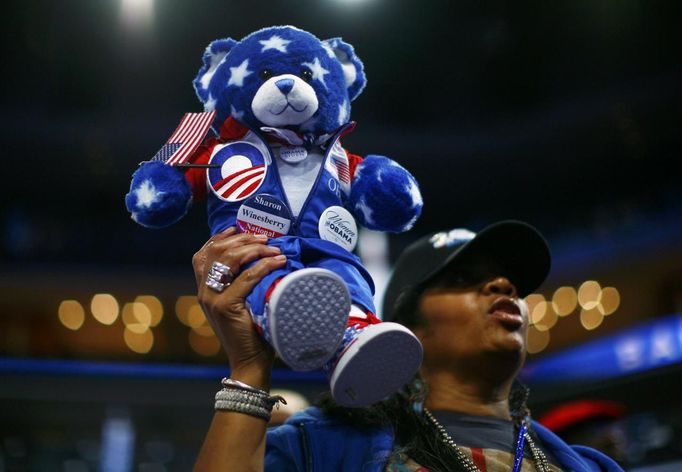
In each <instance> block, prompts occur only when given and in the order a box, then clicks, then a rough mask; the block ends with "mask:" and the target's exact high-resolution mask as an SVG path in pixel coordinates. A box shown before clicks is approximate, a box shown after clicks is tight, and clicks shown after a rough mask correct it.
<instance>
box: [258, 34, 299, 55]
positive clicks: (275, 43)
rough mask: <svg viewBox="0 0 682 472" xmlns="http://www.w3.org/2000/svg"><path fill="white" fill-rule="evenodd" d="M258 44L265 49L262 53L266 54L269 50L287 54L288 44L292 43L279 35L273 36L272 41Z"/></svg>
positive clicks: (268, 40) (267, 40)
mask: <svg viewBox="0 0 682 472" xmlns="http://www.w3.org/2000/svg"><path fill="white" fill-rule="evenodd" d="M258 42H259V43H261V44H262V45H263V49H261V50H260V52H265V51H267V50H268V49H276V50H277V51H279V52H287V44H289V43H290V42H291V41H289V40H288V39H284V38H281V37H279V36H277V35H273V36H272V37H271V38H270V39H266V40H264V41H258Z"/></svg>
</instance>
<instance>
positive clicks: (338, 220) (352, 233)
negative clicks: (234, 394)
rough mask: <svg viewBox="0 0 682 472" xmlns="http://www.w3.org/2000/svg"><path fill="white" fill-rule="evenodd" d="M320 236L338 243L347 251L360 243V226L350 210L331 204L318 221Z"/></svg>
mask: <svg viewBox="0 0 682 472" xmlns="http://www.w3.org/2000/svg"><path fill="white" fill-rule="evenodd" d="M318 232H319V233H320V238H321V239H324V240H325V241H331V242H333V243H336V244H338V245H339V246H341V247H342V248H344V249H346V250H347V251H349V252H350V251H352V250H353V249H355V245H356V244H357V243H358V226H357V224H356V223H355V218H353V215H351V214H350V212H349V211H348V210H346V209H345V208H343V207H340V206H330V207H329V208H327V209H326V210H324V211H323V212H322V216H320V221H319V223H318Z"/></svg>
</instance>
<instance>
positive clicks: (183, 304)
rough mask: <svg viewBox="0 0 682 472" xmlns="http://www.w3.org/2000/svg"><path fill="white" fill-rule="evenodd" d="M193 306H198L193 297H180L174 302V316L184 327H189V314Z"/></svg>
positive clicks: (195, 298)
mask: <svg viewBox="0 0 682 472" xmlns="http://www.w3.org/2000/svg"><path fill="white" fill-rule="evenodd" d="M193 306H199V302H197V297H196V296H195V295H182V296H180V297H178V299H177V301H176V302H175V315H176V316H177V317H178V320H180V323H182V324H184V325H185V326H190V324H189V312H190V309H191V308H192V307H193Z"/></svg>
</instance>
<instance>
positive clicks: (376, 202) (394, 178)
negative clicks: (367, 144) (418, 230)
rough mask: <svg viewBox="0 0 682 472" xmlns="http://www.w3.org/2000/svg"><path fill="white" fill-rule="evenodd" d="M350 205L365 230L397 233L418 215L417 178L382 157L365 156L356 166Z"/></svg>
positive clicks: (419, 205) (410, 223) (404, 228)
mask: <svg viewBox="0 0 682 472" xmlns="http://www.w3.org/2000/svg"><path fill="white" fill-rule="evenodd" d="M349 206H350V209H351V212H352V213H353V215H354V216H355V218H356V219H357V220H358V222H359V223H360V224H361V225H363V226H365V227H366V228H368V229H372V230H375V231H386V232H390V233H400V232H403V231H407V230H409V229H411V228H412V226H414V224H415V222H416V221H417V219H418V218H419V215H421V211H422V196H421V192H420V191H419V186H418V184H417V181H416V179H415V178H414V177H413V176H412V174H410V173H409V172H408V171H407V170H406V169H405V168H403V167H402V166H400V165H399V164H398V163H397V162H395V161H393V160H392V159H389V158H388V157H385V156H378V155H368V156H366V157H365V159H364V160H363V161H362V162H361V163H360V164H359V165H358V166H357V169H356V171H355V175H354V177H353V181H352V184H351V191H350V198H349Z"/></svg>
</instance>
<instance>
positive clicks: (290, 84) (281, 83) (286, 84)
mask: <svg viewBox="0 0 682 472" xmlns="http://www.w3.org/2000/svg"><path fill="white" fill-rule="evenodd" d="M275 85H276V86H277V88H278V89H279V90H280V91H281V92H282V93H283V94H284V95H286V94H288V93H289V92H291V89H292V88H294V80H293V79H279V80H278V81H277V82H275Z"/></svg>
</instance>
